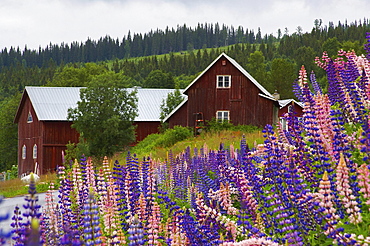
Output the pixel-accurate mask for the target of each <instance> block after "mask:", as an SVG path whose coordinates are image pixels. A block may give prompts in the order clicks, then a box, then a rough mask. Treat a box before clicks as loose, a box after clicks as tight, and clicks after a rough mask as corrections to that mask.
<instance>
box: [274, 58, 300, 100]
mask: <svg viewBox="0 0 370 246" xmlns="http://www.w3.org/2000/svg"><path fill="white" fill-rule="evenodd" d="M294 71H295V64H294V63H292V62H290V61H288V60H287V59H283V58H275V59H273V60H272V62H271V71H270V72H269V74H268V75H269V86H268V87H267V89H268V90H269V91H270V92H274V91H275V90H276V91H277V92H278V93H279V94H280V98H281V99H287V98H294V93H293V82H294V79H295V76H294Z"/></svg>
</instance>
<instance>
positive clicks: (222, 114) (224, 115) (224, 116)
mask: <svg viewBox="0 0 370 246" xmlns="http://www.w3.org/2000/svg"><path fill="white" fill-rule="evenodd" d="M216 120H217V121H218V122H224V121H230V111H228V110H219V111H217V112H216Z"/></svg>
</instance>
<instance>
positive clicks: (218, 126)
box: [205, 118, 262, 133]
mask: <svg viewBox="0 0 370 246" xmlns="http://www.w3.org/2000/svg"><path fill="white" fill-rule="evenodd" d="M206 123H207V126H206V127H205V129H206V132H211V133H219V132H221V131H224V130H231V131H241V132H245V133H251V132H255V131H261V130H262V129H261V128H259V127H258V126H252V125H233V124H232V123H231V122H230V121H218V120H217V119H216V118H212V119H211V120H210V121H207V122H206Z"/></svg>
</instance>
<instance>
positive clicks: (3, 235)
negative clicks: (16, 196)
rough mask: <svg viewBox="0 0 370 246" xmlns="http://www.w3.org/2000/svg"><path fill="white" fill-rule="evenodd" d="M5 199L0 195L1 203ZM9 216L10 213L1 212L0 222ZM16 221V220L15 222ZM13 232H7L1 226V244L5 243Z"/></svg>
mask: <svg viewBox="0 0 370 246" xmlns="http://www.w3.org/2000/svg"><path fill="white" fill-rule="evenodd" d="M2 201H3V197H2V196H0V203H1V202H2ZM8 217H9V214H0V222H1V221H3V220H7V219H8ZM13 223H14V222H13ZM11 234H12V232H11V231H9V232H6V231H4V229H2V228H0V245H5V243H6V240H8V238H10V236H11Z"/></svg>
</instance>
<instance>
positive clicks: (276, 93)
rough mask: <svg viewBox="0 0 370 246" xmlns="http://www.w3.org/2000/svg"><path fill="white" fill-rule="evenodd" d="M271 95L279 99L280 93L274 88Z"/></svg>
mask: <svg viewBox="0 0 370 246" xmlns="http://www.w3.org/2000/svg"><path fill="white" fill-rule="evenodd" d="M272 96H273V97H274V98H275V100H280V94H279V93H278V92H277V90H275V92H274V94H272Z"/></svg>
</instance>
